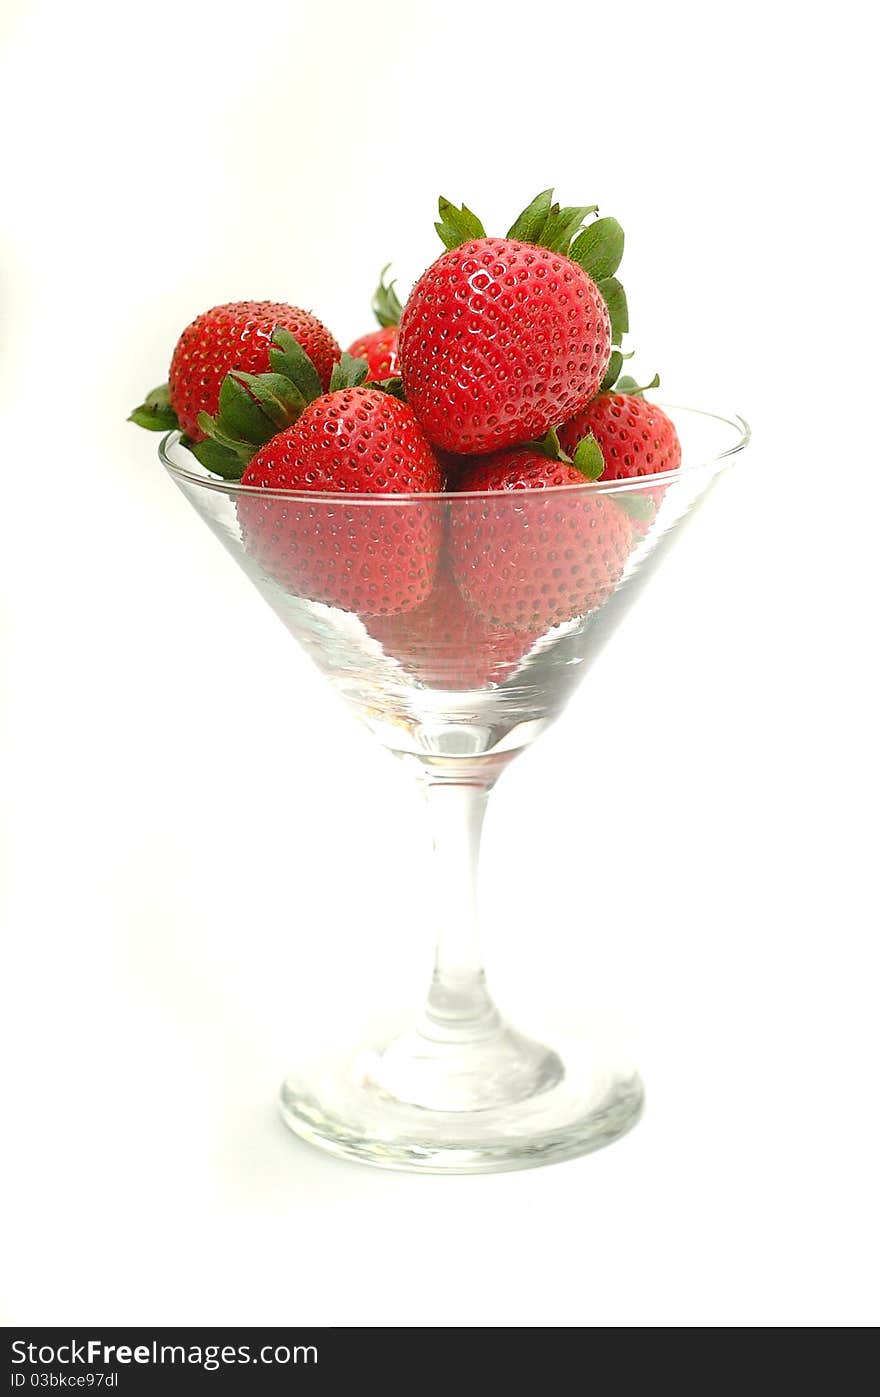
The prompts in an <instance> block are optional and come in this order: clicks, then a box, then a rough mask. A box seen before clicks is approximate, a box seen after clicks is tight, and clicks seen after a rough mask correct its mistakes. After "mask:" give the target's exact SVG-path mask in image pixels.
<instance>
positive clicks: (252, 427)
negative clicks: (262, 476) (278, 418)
mask: <svg viewBox="0 0 880 1397" xmlns="http://www.w3.org/2000/svg"><path fill="white" fill-rule="evenodd" d="M217 425H218V426H219V427H220V430H221V431H222V432H226V433H228V435H229V436H231V437H233V438H234V439H236V440H240V441H245V442H250V443H251V444H252V445H253V446H262V445H263V442H266V441H268V440H269V438H270V437H274V435H275V432H276V430H277V429H276V427H275V423H274V422H273V420H272V418H271V417H270V416H269V414H268V413H267V412H265V411H264V409H263V408H262V406H261V405H260V403H258V402H256V401H255V400H254V398H253V397H252V396H251V394H250V393H249V392H248V390H247V389H246V388H245V386H244V384H243V383H241V382H240V379H239V375H238V374H236V373H228V374H227V375H226V377H225V378H224V380H223V382H222V383H221V385H220V403H219V406H218V409H217Z"/></svg>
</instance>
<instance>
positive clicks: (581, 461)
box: [571, 432, 605, 480]
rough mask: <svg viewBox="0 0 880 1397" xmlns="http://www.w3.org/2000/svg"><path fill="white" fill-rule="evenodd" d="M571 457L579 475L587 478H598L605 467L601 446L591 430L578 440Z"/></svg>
mask: <svg viewBox="0 0 880 1397" xmlns="http://www.w3.org/2000/svg"><path fill="white" fill-rule="evenodd" d="M571 459H572V463H573V464H574V465H575V466H576V467H577V469H578V470H579V471H580V473H581V475H583V476H586V478H587V480H598V479H599V476H600V475H601V474H602V472H603V471H604V469H605V457H604V456H603V455H602V448H601V446H600V445H599V443H598V442H597V440H596V438H595V437H594V436H593V433H592V432H590V433H589V434H588V435H587V436H585V437H584V438H583V440H582V441H579V442H578V444H577V446H576V447H575V449H574V455H573V456H572V458H571Z"/></svg>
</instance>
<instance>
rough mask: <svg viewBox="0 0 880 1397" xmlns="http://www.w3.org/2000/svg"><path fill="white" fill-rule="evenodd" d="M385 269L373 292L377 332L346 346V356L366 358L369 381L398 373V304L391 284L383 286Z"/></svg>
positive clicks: (399, 306)
mask: <svg viewBox="0 0 880 1397" xmlns="http://www.w3.org/2000/svg"><path fill="white" fill-rule="evenodd" d="M387 271H388V267H383V268H382V274H381V276H380V277H379V285H378V287H377V288H376V290H375V292H374V293H373V300H372V308H373V314H374V315H375V317H376V319H377V320H378V322H379V326H380V328H379V329H378V330H371V331H370V333H369V334H367V335H361V337H360V339H357V340H355V341H354V343H353V344H351V345H349V347H348V353H349V354H351V355H352V356H353V357H354V358H355V359H365V360H366V361H367V368H368V369H369V373H370V378H371V379H374V380H381V379H383V378H391V377H393V376H394V375H396V373H397V327H398V325H399V324H400V312H401V305H400V300H399V299H398V295H397V292H396V291H395V289H394V282H393V281H392V282H389V283H388V284H387V285H386V283H385V273H386V272H387Z"/></svg>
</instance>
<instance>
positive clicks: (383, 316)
mask: <svg viewBox="0 0 880 1397" xmlns="http://www.w3.org/2000/svg"><path fill="white" fill-rule="evenodd" d="M390 266H391V263H390V262H388V263H387V264H386V266H384V267H383V268H382V270H381V272H380V273H379V285H378V286H377V287H376V290H375V291H374V292H373V299H372V301H371V302H370V305H371V307H372V311H373V314H374V315H375V317H376V319H377V320H378V322H379V324H380V325H382V326H385V325H399V324H400V317H401V314H402V313H403V306H402V305H401V304H400V297H399V296H398V294H397V292H396V291H395V289H394V288H395V286H396V285H397V283H396V282H395V281H389V282H388V284H387V285H386V283H385V274H386V272H387V271H388V269H389V267H390Z"/></svg>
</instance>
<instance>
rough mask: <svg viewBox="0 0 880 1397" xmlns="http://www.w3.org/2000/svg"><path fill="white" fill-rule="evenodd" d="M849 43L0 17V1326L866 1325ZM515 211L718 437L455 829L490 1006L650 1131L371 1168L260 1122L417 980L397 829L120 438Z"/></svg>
mask: <svg viewBox="0 0 880 1397" xmlns="http://www.w3.org/2000/svg"><path fill="white" fill-rule="evenodd" d="M866 17H867V7H864V6H862V5H856V4H847V3H839V4H837V5H835V6H834V7H832V9H830V10H829V9H828V7H827V6H819V5H815V4H810V3H808V4H805V5H801V6H790V5H782V4H772V3H771V4H767V3H765V4H761V5H750V4H748V3H744V4H741V5H738V6H736V7H735V9H731V10H730V11H729V12H728V15H727V18H725V12H724V11H719V9H718V7H714V6H705V5H702V4H699V5H696V4H695V5H690V4H682V3H678V4H675V3H672V4H665V5H656V4H651V5H647V4H645V5H642V4H639V3H635V0H633V3H630V4H629V5H627V6H626V7H625V8H624V9H621V10H619V11H618V10H615V9H614V7H610V8H609V7H608V6H607V5H603V6H590V5H586V4H577V5H561V6H557V7H555V9H554V10H553V11H552V12H551V11H548V10H547V9H546V8H544V9H543V10H541V11H540V17H539V15H538V12H536V11H535V10H534V7H528V8H526V7H515V6H514V5H513V4H509V5H507V6H500V5H498V4H497V3H493V4H484V3H481V2H480V0H470V3H469V4H468V5H467V6H466V7H458V8H456V7H454V6H452V7H450V6H442V7H441V6H435V5H412V4H407V5H404V4H395V3H384V0H374V3H372V4H369V5H354V4H346V3H339V2H338V3H337V4H335V5H333V6H319V5H314V4H310V5H304V4H291V3H269V2H268V0H264V3H262V4H261V5H260V6H258V7H251V8H250V9H248V8H247V7H245V9H244V10H242V7H241V6H240V5H238V4H236V5H229V4H225V3H218V0H213V3H211V4H205V5H201V4H195V3H187V0H174V3H171V2H170V0H154V3H152V4H151V5H149V6H147V5H146V4H142V5H138V6H133V5H123V6H116V7H109V6H106V5H104V4H103V3H102V4H97V3H95V0H84V3H80V4H78V5H63V4H61V3H60V0H59V3H55V4H52V3H50V0H30V3H27V4H25V3H19V4H14V3H13V4H12V5H11V6H10V5H7V6H6V9H5V18H4V19H3V20H2V21H0V23H2V26H3V29H2V43H3V53H4V57H3V72H2V76H0V93H2V96H0V103H2V129H3V131H4V147H5V155H4V164H5V170H4V181H3V183H4V191H5V194H6V199H5V221H4V226H3V231H2V239H0V306H2V344H0V387H2V394H3V419H4V420H3V437H2V440H3V445H4V457H5V460H4V491H3V503H4V517H3V525H2V569H3V581H4V588H3V599H2V613H0V618H2V627H3V639H4V672H5V682H4V697H3V705H4V707H3V712H2V721H3V748H2V755H3V763H4V780H3V787H4V812H3V821H4V853H3V872H4V890H3V900H2V911H3V919H4V952H3V955H4V970H3V977H2V980H3V983H2V1000H3V1003H2V1024H0V1038H2V1042H0V1064H2V1066H0V1073H2V1077H3V1103H4V1104H3V1112H2V1117H3V1121H2V1131H3V1137H4V1138H3V1148H2V1202H0V1209H2V1213H0V1234H2V1237H3V1246H2V1262H0V1317H2V1319H4V1320H5V1321H6V1322H7V1323H13V1322H15V1323H51V1322H56V1323H84V1322H86V1321H88V1322H93V1323H94V1322H101V1323H108V1324H109V1323H122V1322H132V1323H145V1324H146V1323H153V1322H171V1323H186V1322H193V1323H200V1322H210V1323H216V1324H225V1323H230V1324H231V1323H242V1324H253V1323H259V1322H264V1323H294V1324H295V1323H321V1324H346V1323H349V1324H350V1323H354V1324H367V1325H383V1324H389V1323H403V1324H432V1325H457V1324H501V1325H520V1324H529V1323H533V1324H539V1325H549V1324H563V1325H578V1326H605V1325H612V1326H635V1325H651V1326H690V1325H731V1326H740V1325H754V1324H757V1325H826V1324H835V1325H837V1324H841V1325H842V1324H868V1323H873V1322H876V1320H877V1319H878V1317H880V1316H878V1308H880V1307H878V1304H877V1295H876V1262H875V1256H876V1248H877V1244H878V1241H880V1237H878V1211H877V1186H876V1185H877V1170H878V1163H880V1161H878V1127H877V1111H876V1106H877V1080H878V1079H877V1069H878V1051H877V1030H876V1004H877V972H878V969H880V958H878V951H877V942H876V929H877V898H876V884H877V827H876V783H877V776H878V770H877V746H876V741H875V730H876V701H877V693H876V688H873V684H872V678H873V661H874V658H875V653H876V638H877V622H876V615H877V600H878V596H877V584H876V564H875V559H876V530H877V526H878V521H880V501H878V492H877V488H876V475H877V468H878V450H877V409H876V401H877V383H878V377H880V376H878V364H877V362H876V356H875V354H874V344H875V337H876V318H877V311H878V305H877V294H876V293H877V278H876V262H877V246H876V225H875V221H874V220H872V218H871V216H870V215H871V209H870V207H869V200H870V192H871V189H872V186H874V185H875V182H876V179H875V177H876V166H875V160H874V153H875V143H874V139H873V135H875V134H876V131H875V130H874V128H875V126H876V107H875V101H874V94H875V89H876V83H875V76H874V72H873V59H872V56H871V45H870V43H869V42H867V39H866V35H865V34H864V33H863V32H862V27H861V21H862V19H865V18H866ZM872 131H873V135H872ZM551 182H553V183H555V184H556V186H557V189H558V192H559V194H560V196H561V197H562V198H563V200H564V201H565V202H569V203H578V202H583V203H588V202H593V201H596V202H598V203H600V205H601V207H602V211H603V212H608V213H610V212H613V213H614V214H615V215H617V216H618V217H619V218H620V220H621V221H622V222H623V223H624V225H625V227H626V228H627V230H628V245H627V254H626V258H625V261H624V266H623V274H624V279H625V281H626V285H627V288H628V290H629V295H630V305H631V309H632V321H633V327H634V332H635V333H634V335H633V336H632V337H631V343H632V344H634V345H636V346H637V347H638V349H639V351H640V359H639V361H637V362H638V364H639V365H640V366H641V367H642V368H643V369H645V370H646V371H647V372H648V373H649V374H650V373H651V372H653V370H654V368H655V367H656V368H659V369H660V370H661V372H662V374H663V377H664V389H665V391H666V392H667V393H668V396H669V398H670V399H671V400H672V401H676V400H679V401H681V400H686V401H692V402H694V403H697V404H699V405H704V406H708V407H718V408H720V409H721V410H724V409H730V410H732V411H740V412H742V413H744V414H745V415H746V416H747V417H748V418H749V419H750V420H751V422H752V425H753V427H754V432H755V439H754V446H753V447H752V448H751V450H750V459H748V460H744V461H743V463H742V465H741V467H740V468H738V471H737V472H736V473H735V474H733V475H731V477H730V478H729V479H728V480H727V481H726V482H725V483H724V484H723V486H722V487H719V489H718V491H717V492H716V494H715V495H714V497H713V498H712V499H711V500H710V501H709V503H708V504H707V505H706V507H705V509H704V510H703V511H702V513H701V516H700V518H699V520H697V521H695V524H694V527H693V528H692V529H691V530H690V531H689V533H688V535H687V536H686V537H684V538H683V539H682V541H681V543H680V545H679V546H678V548H677V551H676V552H675V553H674V555H673V556H672V558H671V559H670V560H669V562H668V564H666V565H665V569H664V571H663V572H662V573H661V574H660V575H659V576H658V577H657V579H656V581H655V583H654V584H653V586H652V589H650V591H649V593H648V594H647V595H646V596H645V597H644V599H643V600H642V601H641V602H640V603H639V606H638V608H637V610H636V611H634V613H633V614H632V615H631V616H630V617H629V618H628V620H627V623H626V626H625V627H624V628H623V629H622V630H621V632H620V634H619V636H618V637H617V638H616V640H615V642H614V644H613V645H612V646H611V647H610V648H609V649H608V651H607V652H606V654H605V655H604V656H603V659H602V661H601V663H600V664H599V666H597V668H596V669H595V671H594V672H593V673H592V675H591V677H590V679H589V681H588V682H587V684H586V685H585V686H584V688H583V689H582V691H581V692H580V694H579V695H578V697H577V698H576V700H575V701H574V702H573V704H572V706H571V708H570V711H569V713H568V714H567V715H566V718H565V719H564V720H563V722H562V723H561V724H560V725H559V726H558V727H557V728H556V729H555V730H554V731H553V732H552V733H551V734H548V736H547V737H546V738H545V739H544V740H542V742H541V743H539V744H538V746H537V747H536V748H534V749H533V750H532V751H531V752H529V753H528V754H527V755H526V756H524V757H523V758H522V759H521V760H520V761H519V762H518V763H516V764H515V765H514V766H513V768H512V769H511V770H510V772H509V773H508V774H507V775H506V777H505V778H504V781H503V783H502V785H501V787H500V788H499V791H498V793H497V794H496V797H495V801H494V807H493V809H492V810H491V812H490V816H489V821H488V826H487V831H486V842H485V863H484V877H483V891H484V904H485V922H486V948H487V954H488V956H489V958H490V964H491V966H492V972H493V983H494V986H495V989H496V992H497V995H498V997H499V998H501V999H502V1001H503V1003H504V1005H505V1007H506V1008H507V1009H508V1010H509V1011H510V1012H511V1014H512V1015H518V1017H520V1018H521V1019H522V1018H528V1017H529V1016H530V1015H532V1014H539V1013H544V1014H545V1015H549V1017H550V1019H551V1022H552V1023H554V1024H555V1023H557V1022H558V1023H559V1024H562V1023H563V1022H571V1023H574V1024H577V1023H578V1022H581V1021H583V1020H585V1019H587V1018H588V1017H590V1016H591V1015H594V1014H595V1015H599V1016H603V1017H605V1018H607V1019H609V1020H610V1021H611V1022H612V1023H613V1024H614V1025H615V1027H616V1029H618V1030H619V1032H620V1035H621V1036H622V1037H624V1038H625V1039H626V1040H627V1041H628V1042H629V1044H630V1046H631V1047H632V1049H633V1051H634V1054H635V1056H636V1058H637V1060H638V1062H639V1064H640V1066H641V1068H642V1070H643V1075H644V1076H645V1079H646V1082H647V1087H648V1092H649V1108H648V1113H647V1115H646V1118H645V1120H644V1121H643V1123H642V1124H641V1125H640V1126H639V1127H638V1129H637V1130H636V1131H635V1133H634V1134H632V1135H631V1136H630V1137H628V1138H627V1139H626V1140H625V1141H623V1142H621V1143H620V1144H618V1145H615V1146H614V1147H613V1148H611V1149H610V1150H607V1151H604V1152H602V1153H600V1154H597V1155H594V1156H592V1157H589V1158H586V1159H582V1160H579V1161H576V1162H573V1163H569V1164H565V1165H561V1166H557V1167H556V1168H552V1169H545V1170H536V1171H532V1172H526V1173H521V1174H510V1175H499V1176H493V1177H478V1178H420V1177H412V1176H407V1175H394V1174H383V1173H381V1172H378V1171H375V1172H374V1171H370V1170H367V1169H364V1168H358V1167H355V1166H349V1165H345V1164H342V1163H337V1162H335V1161H333V1160H331V1159H329V1158H325V1157H323V1156H322V1155H320V1154H318V1153H316V1152H313V1151H310V1150H309V1149H307V1148H306V1147H305V1146H302V1145H300V1144H299V1143H298V1142H297V1141H296V1140H294V1138H293V1137H292V1136H291V1135H289V1134H288V1133H287V1132H286V1131H285V1130H284V1128H283V1127H282V1126H281V1124H280V1123H279V1122H278V1121H277V1119H276V1116H275V1109H274V1094H275V1090H276V1086H277V1083H278V1080H279V1079H280V1077H281V1075H282V1074H283V1072H284V1070H285V1069H286V1068H287V1067H288V1066H289V1065H290V1064H291V1062H292V1061H293V1058H294V1055H295V1053H296V1049H297V1044H299V1043H301V1042H306V1043H308V1042H310V1041H311V1040H312V1039H313V1038H314V1037H315V1035H316V1034H317V1033H318V1031H319V1030H320V1031H321V1032H324V1031H326V1032H327V1033H328V1034H330V1035H331V1036H332V1035H333V1034H334V1033H337V1035H338V1034H339V1033H344V1032H345V1030H346V1027H347V1026H353V1025H354V1024H355V1023H356V1022H357V1016H358V1013H359V1012H362V1011H364V1010H365V1009H370V1008H374V1007H376V1006H377V1005H382V1004H383V1003H385V1002H386V1001H389V1002H392V1003H393V1002H394V1001H395V1000H396V999H398V998H403V997H404V996H406V995H409V996H410V997H412V996H413V995H414V994H416V993H417V992H418V990H419V989H420V987H421V984H422V981H423V979H424V976H425V974H426V973H427V967H428V957H429V949H428V945H427V939H428V920H429V918H428V912H429V902H430V896H429V893H428V892H427V883H426V876H427V862H426V860H427V855H426V852H425V840H426V833H425V831H424V829H423V827H422V826H421V824H420V823H419V818H418V817H419V812H418V801H417V796H416V794H415V792H414V791H412V790H410V788H409V786H408V785H407V784H406V781H405V778H404V775H403V773H402V772H401V771H400V770H398V768H397V767H396V766H395V765H394V764H393V762H392V761H391V760H390V759H389V758H387V757H386V756H385V755H384V754H383V753H382V752H381V751H380V750H379V749H378V748H377V747H374V746H372V745H371V744H370V740H369V738H368V737H367V735H366V734H362V733H361V732H360V730H359V729H358V728H357V727H356V726H355V724H354V723H352V722H350V720H349V719H348V718H347V715H345V714H344V713H342V711H341V710H340V709H338V708H337V707H336V703H335V701H334V700H333V699H332V698H331V696H330V694H329V691H327V690H325V689H324V688H323V687H322V684H321V682H320V681H319V680H318V678H317V676H316V674H315V673H313V672H312V670H311V669H310V668H309V666H308V663H307V662H306V660H305V659H304V657H303V656H302V655H301V654H300V653H299V651H298V650H297V649H296V647H295V646H294V645H293V644H291V643H290V642H289V641H288V640H287V639H286V637H285V634H284V632H283V631H282V629H281V627H280V626H279V625H278V623H277V621H276V620H275V619H274V617H273V616H272V615H271V613H270V612H269V610H268V609H267V608H266V607H265V606H264V605H263V603H262V602H261V601H260V599H259V597H258V596H257V594H256V592H253V591H252V590H250V589H249V588H248V587H247V585H246V583H245V581H244V579H243V578H242V576H241V575H239V574H238V573H237V571H236V569H235V568H234V567H233V566H232V565H231V563H230V560H229V559H228V558H227V557H226V556H225V555H224V554H223V553H222V552H221V550H220V549H219V548H218V546H217V544H216V543H215V541H214V540H213V539H212V538H211V537H210V536H209V534H208V532H207V531H206V530H205V529H204V527H203V526H202V524H201V523H200V522H199V520H198V519H197V518H196V516H195V514H194V513H192V512H191V511H190V510H189V508H188V506H187V505H186V503H185V501H184V500H183V499H182V497H180V496H179V495H178V494H177V492H176V491H175V490H174V488H173V486H172V485H171V483H170V482H169V481H168V480H167V479H166V478H164V476H163V474H162V472H161V470H160V468H159V465H158V462H157V460H156V458H155V444H156V443H155V439H153V438H149V437H147V436H146V435H145V434H139V433H138V432H137V431H136V430H135V429H134V428H133V427H130V426H128V425H126V424H125V421H124V418H125V416H126V414H127V412H128V410H129V409H130V408H131V406H132V405H133V404H134V403H135V402H138V401H140V399H141V397H142V395H143V393H144V392H145V391H146V390H147V389H149V388H150V387H152V386H153V385H154V384H155V383H158V382H161V381H162V380H163V379H164V377H165V373H166V366H167V362H168V358H169V355H170V350H171V347H172V345H173V342H174V339H175V338H176V335H177V333H178V332H179V329H180V328H181V327H182V326H183V325H184V324H185V323H186V322H187V321H188V320H189V319H191V318H192V316H193V315H194V314H196V313H197V312H198V311H200V310H201V309H203V308H205V307H206V306H209V305H211V304H214V303H216V302H218V301H222V300H230V299H236V298H243V297H251V296H253V297H274V298H278V299H285V300H290V301H293V302H295V303H299V304H303V305H306V306H308V307H310V308H312V309H314V310H315V311H317V312H318V313H319V314H320V315H321V316H322V318H324V319H325V320H326V321H327V322H328V323H329V324H330V325H331V326H332V327H333V329H334V330H335V331H336V333H337V335H338V336H339V338H340V340H341V341H342V342H343V344H345V343H346V342H347V340H348V339H350V338H353V337H354V335H355V334H357V333H359V332H362V331H364V330H365V329H367V328H369V323H370V322H369V313H368V298H369V293H370V291H371V289H372V286H373V284H374V281H375V276H376V272H377V271H378V269H379V267H380V266H381V265H382V264H383V263H384V262H385V261H387V260H388V259H389V258H391V257H393V258H394V259H395V266H396V269H397V271H398V273H399V275H400V277H401V280H402V282H403V283H404V284H406V283H407V282H408V281H411V280H412V278H413V277H414V276H415V275H417V274H418V273H419V272H420V271H421V270H422V268H423V267H424V266H425V265H426V264H427V263H428V262H429V261H430V260H432V258H433V257H434V256H435V255H436V253H437V252H438V250H439V244H438V243H435V240H434V234H433V231H432V228H431V223H432V217H433V213H434V202H435V200H436V197H437V195H438V193H440V192H444V193H446V194H448V195H449V196H450V197H452V198H455V199H457V200H461V199H462V198H463V199H465V200H466V201H467V202H468V203H469V204H471V206H472V207H475V208H476V209H477V210H478V212H480V213H481V214H482V216H483V218H484V220H485V222H486V223H487V225H488V226H489V227H490V228H491V229H492V230H494V231H503V230H504V228H506V227H507V226H508V224H509V223H510V221H511V220H512V218H513V216H514V214H515V213H516V212H517V211H518V210H519V208H520V207H521V206H522V205H523V204H524V203H525V202H526V201H527V200H528V199H529V198H530V197H531V196H532V195H533V194H534V193H535V192H536V191H537V190H538V189H541V188H543V187H544V186H545V185H547V184H549V183H551ZM872 690H873V691H872Z"/></svg>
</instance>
